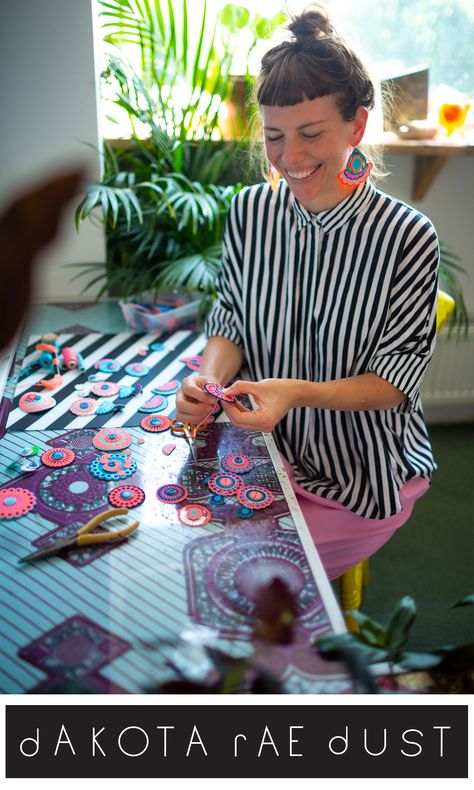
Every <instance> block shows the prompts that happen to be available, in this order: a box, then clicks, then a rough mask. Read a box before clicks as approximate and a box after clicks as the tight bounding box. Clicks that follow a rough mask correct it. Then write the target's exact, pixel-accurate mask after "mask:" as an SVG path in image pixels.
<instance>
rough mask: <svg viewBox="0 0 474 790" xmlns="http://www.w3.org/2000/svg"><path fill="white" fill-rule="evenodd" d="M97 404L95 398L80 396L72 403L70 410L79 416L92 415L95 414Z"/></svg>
mask: <svg viewBox="0 0 474 790" xmlns="http://www.w3.org/2000/svg"><path fill="white" fill-rule="evenodd" d="M97 405H98V403H97V401H96V400H94V399H93V398H79V400H75V401H73V402H72V403H71V405H70V406H69V411H72V413H73V414H77V416H78V417H90V415H91V414H95V412H96V409H97Z"/></svg>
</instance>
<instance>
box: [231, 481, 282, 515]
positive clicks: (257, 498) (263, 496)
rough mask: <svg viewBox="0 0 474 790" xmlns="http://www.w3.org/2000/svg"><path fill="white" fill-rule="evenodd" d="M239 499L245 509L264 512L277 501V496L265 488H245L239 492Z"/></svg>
mask: <svg viewBox="0 0 474 790" xmlns="http://www.w3.org/2000/svg"><path fill="white" fill-rule="evenodd" d="M237 499H238V500H239V502H240V504H241V505H243V507H246V508H250V509H251V510H263V508H265V507H269V506H270V505H271V504H272V502H273V501H274V499H275V494H274V493H273V492H272V491H270V490H269V489H268V488H263V486H243V487H242V488H241V489H240V490H239V491H237Z"/></svg>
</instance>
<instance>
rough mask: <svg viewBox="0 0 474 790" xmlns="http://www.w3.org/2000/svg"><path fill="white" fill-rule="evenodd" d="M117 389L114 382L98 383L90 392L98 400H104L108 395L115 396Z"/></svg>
mask: <svg viewBox="0 0 474 790" xmlns="http://www.w3.org/2000/svg"><path fill="white" fill-rule="evenodd" d="M119 389H120V387H119V385H118V384H116V383H115V381H98V382H97V384H94V386H93V387H92V392H93V394H94V395H98V397H99V398H105V397H107V396H110V395H116V394H117V393H118V391H119Z"/></svg>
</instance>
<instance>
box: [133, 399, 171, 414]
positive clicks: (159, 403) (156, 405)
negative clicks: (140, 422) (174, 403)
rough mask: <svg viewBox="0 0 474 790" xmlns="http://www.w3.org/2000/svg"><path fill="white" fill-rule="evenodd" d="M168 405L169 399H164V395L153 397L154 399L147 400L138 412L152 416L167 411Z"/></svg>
mask: <svg viewBox="0 0 474 790" xmlns="http://www.w3.org/2000/svg"><path fill="white" fill-rule="evenodd" d="M167 405H168V399H167V398H164V397H163V395H153V397H152V398H150V400H147V401H146V403H144V404H143V406H140V408H139V409H138V411H141V412H146V413H147V414H152V413H153V412H157V411H163V410H164V409H166V407H167Z"/></svg>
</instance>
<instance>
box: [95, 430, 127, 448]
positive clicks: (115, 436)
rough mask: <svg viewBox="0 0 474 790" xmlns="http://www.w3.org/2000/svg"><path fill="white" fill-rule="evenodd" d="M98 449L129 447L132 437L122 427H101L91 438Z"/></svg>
mask: <svg viewBox="0 0 474 790" xmlns="http://www.w3.org/2000/svg"><path fill="white" fill-rule="evenodd" d="M92 443H93V445H94V447H97V449H98V450H125V449H126V448H127V447H130V445H131V443H132V437H131V436H130V434H129V433H127V431H124V430H123V428H103V429H102V430H101V431H98V433H96V435H95V436H94V438H93V439H92Z"/></svg>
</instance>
